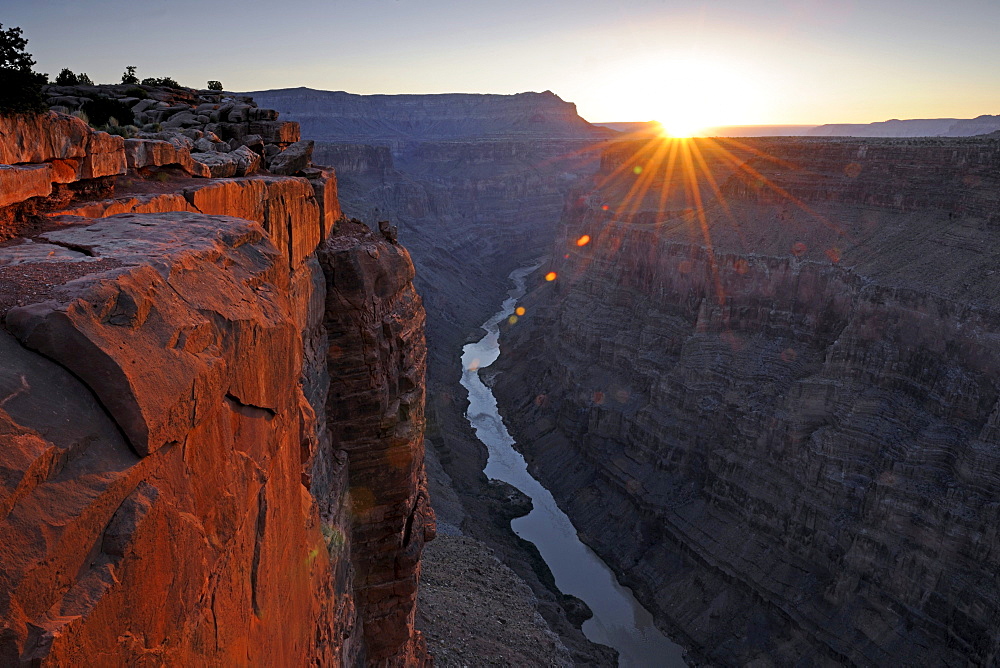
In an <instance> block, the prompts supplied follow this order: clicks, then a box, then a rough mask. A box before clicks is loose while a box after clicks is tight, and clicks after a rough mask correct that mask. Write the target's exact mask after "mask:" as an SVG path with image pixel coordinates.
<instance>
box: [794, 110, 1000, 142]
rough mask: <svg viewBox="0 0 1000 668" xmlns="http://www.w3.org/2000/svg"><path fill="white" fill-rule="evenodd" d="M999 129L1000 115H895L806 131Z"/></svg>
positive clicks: (968, 133) (866, 133)
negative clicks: (890, 117) (957, 116)
mask: <svg viewBox="0 0 1000 668" xmlns="http://www.w3.org/2000/svg"><path fill="white" fill-rule="evenodd" d="M997 130H1000V116H989V115H984V116H977V117H976V118H967V119H966V118H915V119H910V120H899V119H896V118H894V119H892V120H889V121H881V122H879V123H867V124H866V123H835V124H829V125H820V126H819V127H817V128H814V129H813V130H811V131H809V132H808V133H807V134H809V135H812V136H819V137H972V136H974V135H985V134H990V133H991V132H996V131H997Z"/></svg>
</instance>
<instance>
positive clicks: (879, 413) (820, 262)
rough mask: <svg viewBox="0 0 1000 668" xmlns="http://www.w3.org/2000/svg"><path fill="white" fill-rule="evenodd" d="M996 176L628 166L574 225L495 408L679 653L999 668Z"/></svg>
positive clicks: (778, 162) (888, 166)
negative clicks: (682, 649)
mask: <svg viewBox="0 0 1000 668" xmlns="http://www.w3.org/2000/svg"><path fill="white" fill-rule="evenodd" d="M998 174H1000V140H998V139H996V138H977V139H951V140H945V139H928V140H846V139H844V140H818V139H817V140H814V139H800V138H796V139H757V140H743V141H741V142H740V143H736V142H731V141H730V142H725V141H715V140H697V141H695V142H690V143H684V144H675V145H673V146H671V145H669V144H665V145H660V144H658V143H657V142H650V143H622V144H619V145H617V146H616V147H614V148H612V149H610V150H609V151H608V152H606V153H605V155H604V158H603V160H602V170H601V173H599V175H598V177H597V178H596V179H595V184H594V186H593V187H592V188H590V189H589V190H584V191H581V192H580V194H579V197H578V198H575V199H574V200H573V201H572V202H571V203H570V205H569V206H568V207H567V210H566V213H565V216H564V222H565V225H564V227H563V231H562V235H561V239H560V240H559V241H558V242H557V244H556V248H555V249H554V252H553V257H554V258H555V259H554V260H553V261H552V263H551V264H550V265H549V266H546V267H544V268H543V269H542V272H540V273H544V272H547V271H555V272H557V274H558V277H557V278H556V280H554V281H552V282H546V281H544V280H542V279H541V278H538V279H537V285H536V288H535V289H534V290H533V291H532V292H531V293H530V294H529V295H528V297H527V298H526V299H525V300H524V301H523V302H522V303H523V305H524V306H525V308H526V314H525V316H523V317H521V318H520V320H519V321H518V322H517V323H516V324H513V325H510V326H509V327H508V328H507V330H506V331H505V332H504V333H503V346H504V348H503V355H502V356H501V358H500V362H499V368H500V373H499V374H498V375H497V377H496V381H495V383H496V386H495V393H496V394H497V396H498V399H499V402H500V408H501V412H502V413H503V414H504V416H505V419H506V420H507V422H508V424H509V425H511V427H512V432H514V435H515V438H516V439H517V442H518V444H519V447H521V448H522V449H523V451H524V452H525V454H526V456H527V458H528V459H529V462H530V465H531V468H532V470H533V471H534V472H535V473H536V474H537V475H538V476H539V477H540V479H541V480H542V482H543V483H544V484H546V485H547V486H548V487H549V488H550V489H551V490H552V491H553V493H554V494H555V496H556V498H557V499H558V500H559V501H560V503H561V504H564V507H565V508H566V510H567V511H568V513H569V514H570V516H571V517H572V518H573V521H574V523H575V524H576V526H577V527H578V529H579V530H580V531H581V534H582V535H583V537H584V539H585V541H586V542H588V543H589V544H590V545H591V546H593V547H594V548H595V549H596V550H597V552H599V553H600V554H601V555H602V556H603V557H604V558H605V559H606V560H607V561H608V563H610V564H612V565H613V567H614V568H615V569H616V570H617V571H618V572H619V573H620V574H621V575H622V577H623V579H624V581H625V582H626V583H627V584H629V585H630V586H632V587H633V588H634V589H635V591H636V593H637V595H638V597H639V598H640V599H641V600H643V601H644V603H646V604H647V605H648V606H650V607H651V609H653V610H654V611H655V614H656V615H657V617H658V618H659V620H660V621H661V622H663V623H664V624H665V625H666V627H667V628H669V629H670V630H671V632H672V634H673V636H674V637H675V638H677V639H678V640H680V641H681V642H684V644H685V645H686V646H688V647H689V648H691V649H692V650H693V652H694V656H696V657H700V658H701V659H703V660H706V661H709V662H711V663H719V664H735V663H747V662H752V661H754V660H758V659H760V660H763V659H766V660H767V661H769V662H775V663H779V664H783V663H796V664H803V663H805V664H819V665H827V664H828V665H834V664H845V663H847V664H859V665H870V664H878V665H917V664H921V665H930V664H975V665H990V664H992V663H994V662H995V661H996V659H997V655H998V650H1000V647H998V641H997V635H996V620H997V619H998V617H1000V587H998V584H997V580H996V577H995V573H996V572H997V569H998V566H1000V564H998V558H1000V557H998V546H1000V537H998V534H997V529H996V527H997V521H998V512H1000V506H998V504H997V497H998V495H1000V477H998V472H1000V460H998V452H1000V449H998V445H1000V432H998V430H997V419H998V415H1000V384H998V377H1000V376H998V370H1000V357H998V355H997V349H996V341H997V338H998V336H1000V301H998V293H997V291H996V289H995V287H996V281H997V276H996V266H997V261H998V260H1000V256H998V251H997V243H996V240H997V231H996V230H997V227H996V226H997V222H998V220H1000V219H998V215H1000V214H998V211H1000V207H998V200H997V198H998V193H1000V180H998ZM699 204H700V205H701V206H699ZM583 235H588V237H589V239H590V242H589V243H587V244H585V245H582V246H581V245H578V240H580V239H581V237H582V236H583Z"/></svg>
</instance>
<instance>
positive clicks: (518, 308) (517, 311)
mask: <svg viewBox="0 0 1000 668" xmlns="http://www.w3.org/2000/svg"><path fill="white" fill-rule="evenodd" d="M514 313H516V314H517V315H524V307H523V306H518V307H517V308H516V309H514Z"/></svg>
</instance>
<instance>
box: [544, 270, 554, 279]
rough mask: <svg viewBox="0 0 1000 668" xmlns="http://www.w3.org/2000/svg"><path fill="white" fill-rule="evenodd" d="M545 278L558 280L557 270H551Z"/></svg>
mask: <svg viewBox="0 0 1000 668" xmlns="http://www.w3.org/2000/svg"><path fill="white" fill-rule="evenodd" d="M545 280H546V281H554V280H556V272H554V271H550V272H549V273H547V274H545Z"/></svg>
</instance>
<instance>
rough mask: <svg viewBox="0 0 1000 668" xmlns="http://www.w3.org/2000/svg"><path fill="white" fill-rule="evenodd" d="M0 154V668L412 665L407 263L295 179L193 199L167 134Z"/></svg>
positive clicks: (36, 126) (412, 375)
mask: <svg viewBox="0 0 1000 668" xmlns="http://www.w3.org/2000/svg"><path fill="white" fill-rule="evenodd" d="M196 102H198V101H197V100H194V101H192V105H191V106H192V115H193V111H195V110H196V109H195V108H194V104H195V103H196ZM205 104H208V103H206V102H201V103H200V105H205ZM225 104H226V102H225V101H224V100H220V101H219V103H218V104H217V105H216V106H215V107H212V108H206V107H204V106H199V107H198V109H197V110H198V111H199V113H201V112H205V113H204V115H205V117H206V118H205V119H204V121H199V122H201V123H202V125H201V126H199V127H197V128H195V127H193V126H191V125H186V126H184V127H183V128H182V127H181V126H178V128H176V130H177V133H176V135H181V131H182V130H183V131H185V132H187V134H185V135H181V136H185V137H187V138H188V139H190V140H191V141H192V143H193V142H195V141H200V140H202V139H206V138H207V137H208V136H209V133H212V134H214V132H213V131H212V130H206V129H204V122H212V121H211V118H209V114H210V113H212V112H216V113H217V112H219V110H220V108H222V107H224V106H225ZM241 104H243V108H244V109H247V108H255V107H250V105H249V104H247V103H246V102H245V101H244V102H242V103H241ZM211 106H212V105H211V104H209V107H211ZM235 106H238V105H236V103H234V102H233V101H232V100H230V109H232V108H234V107H235ZM174 113H182V112H179V111H177V110H174ZM227 113H228V112H227ZM231 120H232V119H231ZM234 122H236V121H235V120H234ZM242 122H246V123H250V121H249V120H244V121H242ZM0 133H2V135H3V136H4V138H5V139H4V143H3V144H2V145H0V151H2V156H0V161H3V162H5V163H7V164H5V165H3V166H2V167H0V178H3V179H5V180H4V183H3V185H4V188H3V193H4V198H5V199H4V201H3V205H2V206H3V208H2V209H0V219H2V220H3V221H4V222H5V225H6V226H5V227H4V237H3V238H4V239H5V242H4V243H2V244H0V318H2V322H3V328H2V330H0V347H2V349H3V353H2V355H0V397H2V398H0V433H2V437H0V440H2V444H3V448H2V449H0V536H2V538H0V663H2V664H3V665H89V664H92V663H93V662H94V661H101V662H106V663H111V664H116V665H117V664H120V665H126V664H128V665H134V664H145V663H156V664H170V665H275V662H278V663H281V664H287V665H307V664H309V665H356V664H359V663H367V664H369V665H384V666H390V665H422V664H424V663H427V662H429V657H428V656H427V653H426V649H425V646H424V643H423V639H422V638H421V636H420V634H419V632H417V631H415V630H414V629H413V620H414V605H415V598H416V591H417V584H418V580H419V574H420V552H421V549H422V546H423V544H424V542H425V541H426V540H429V539H430V538H432V537H433V535H434V518H433V513H432V511H430V509H429V505H428V497H427V489H426V479H425V474H424V468H423V428H424V418H423V402H424V368H425V357H426V353H425V345H424V339H423V323H424V312H423V307H422V305H421V302H420V299H419V297H418V296H417V295H416V293H415V291H414V287H413V284H412V279H413V265H412V262H411V261H410V259H409V256H408V253H407V252H406V250H405V249H403V248H402V247H401V246H399V245H397V244H395V243H394V242H391V241H389V240H388V239H384V238H382V237H376V236H375V235H373V234H372V232H371V231H369V230H368V229H367V228H365V227H364V226H359V225H355V224H351V223H349V222H347V221H344V220H342V216H341V213H340V210H339V203H338V201H337V196H336V181H335V177H334V173H333V171H332V170H330V169H325V168H320V167H315V166H312V165H310V164H309V160H308V158H307V159H306V160H304V161H302V160H298V158H296V159H297V160H298V162H296V163H295V165H296V166H295V167H294V168H287V166H288V164H290V163H289V162H288V161H285V162H284V163H282V161H280V160H279V161H278V162H277V163H275V164H278V165H281V164H284V165H285V167H286V168H287V169H285V172H286V173H292V174H295V175H288V176H276V175H273V174H267V173H265V172H259V173H256V174H252V175H248V176H243V177H238V178H211V170H197V169H196V170H194V171H192V170H190V165H191V162H190V161H191V160H192V158H191V154H192V153H197V151H194V152H192V150H191V147H188V146H187V145H186V142H185V141H184V140H183V139H181V138H179V137H178V136H175V135H170V136H169V139H164V138H155V137H140V138H136V139H123V138H121V137H113V136H110V135H107V134H106V133H100V132H94V131H93V130H91V129H90V128H88V127H87V126H86V124H84V123H83V122H82V121H80V120H79V119H77V118H73V117H70V116H65V115H61V114H55V113H49V114H46V115H42V116H40V117H37V118H34V119H24V118H20V119H17V118H15V119H6V118H5V119H0ZM192 135H193V136H194V137H195V138H194V139H192ZM216 138H217V137H216ZM258 138H259V137H258ZM288 138H291V137H288ZM278 139H281V138H278ZM294 139H297V137H294ZM171 140H173V141H171ZM129 142H133V143H132V144H131V145H130V144H129ZM215 143H216V144H218V142H215ZM162 144H166V146H162ZM250 144H251V145H253V148H254V149H256V150H259V151H260V153H255V155H256V156H257V157H256V159H254V158H253V157H252V156H251V157H250V158H249V163H253V164H254V170H258V169H260V168H261V167H262V166H263V165H268V164H271V162H270V159H271V158H274V157H275V156H278V155H281V154H282V153H283V152H284V151H285V150H291V151H292V152H293V153H294V152H295V151H294V142H284V143H282V142H278V141H277V140H273V141H272V140H268V141H264V140H262V141H261V142H260V143H259V144H254V141H253V140H252V141H251V142H250ZM246 146H247V145H246V144H240V146H239V147H237V148H236V149H233V148H232V146H229V147H226V148H224V147H223V146H221V145H220V146H217V148H218V150H217V151H215V153H218V154H219V155H228V154H229V152H236V151H239V150H240V147H246ZM267 146H277V148H276V149H275V150H271V149H267V148H266V147H267ZM227 148H228V151H227V150H226V149H227ZM265 149H266V150H265ZM250 150H251V149H250V148H246V150H245V151H241V153H245V152H249V151H250ZM268 154H270V155H268ZM137 156H138V157H145V158H147V159H148V160H146V161H145V162H142V163H141V164H140V163H137V162H135V161H136V159H137ZM198 159H199V156H197V155H195V156H194V160H195V161H196V162H197V161H198ZM201 159H202V160H206V161H208V160H209V159H208V158H205V157H201ZM88 165H90V167H88ZM276 171H278V169H277V168H276ZM193 177H197V178H193Z"/></svg>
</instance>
